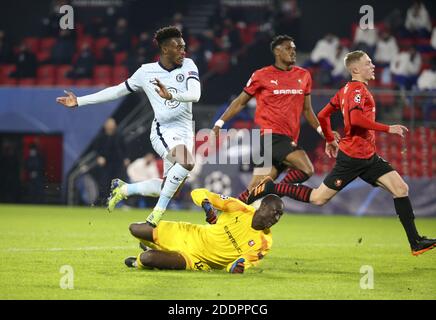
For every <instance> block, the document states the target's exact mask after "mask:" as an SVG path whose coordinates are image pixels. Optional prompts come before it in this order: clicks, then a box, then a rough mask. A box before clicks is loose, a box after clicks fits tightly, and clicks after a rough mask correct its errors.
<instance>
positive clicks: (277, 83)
mask: <svg viewBox="0 0 436 320" xmlns="http://www.w3.org/2000/svg"><path fill="white" fill-rule="evenodd" d="M270 82H271V83H274V84H275V85H276V86H278V85H279V81H278V80H271V81H270Z"/></svg>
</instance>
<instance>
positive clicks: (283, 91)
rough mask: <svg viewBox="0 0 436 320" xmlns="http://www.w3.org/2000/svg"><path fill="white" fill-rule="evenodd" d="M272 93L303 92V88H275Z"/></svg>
mask: <svg viewBox="0 0 436 320" xmlns="http://www.w3.org/2000/svg"><path fill="white" fill-rule="evenodd" d="M273 94H303V89H281V90H278V89H276V90H273Z"/></svg>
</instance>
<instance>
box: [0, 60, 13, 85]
mask: <svg viewBox="0 0 436 320" xmlns="http://www.w3.org/2000/svg"><path fill="white" fill-rule="evenodd" d="M15 68H16V67H15V65H14V64H4V65H1V66H0V84H15V82H16V81H15V79H12V78H9V74H10V73H11V72H13V71H15Z"/></svg>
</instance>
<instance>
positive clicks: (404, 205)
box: [394, 197, 420, 245]
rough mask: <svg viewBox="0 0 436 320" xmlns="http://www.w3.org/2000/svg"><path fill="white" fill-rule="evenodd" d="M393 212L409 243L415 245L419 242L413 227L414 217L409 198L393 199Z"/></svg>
mask: <svg viewBox="0 0 436 320" xmlns="http://www.w3.org/2000/svg"><path fill="white" fill-rule="evenodd" d="M394 205H395V211H396V212H397V214H398V217H399V218H400V222H401V224H402V225H403V228H404V230H405V231H406V234H407V239H408V240H409V243H410V244H411V245H412V244H415V243H416V241H417V240H419V238H420V236H419V234H418V231H417V230H416V226H415V221H414V220H415V215H414V213H413V208H412V204H411V203H410V199H409V197H401V198H394Z"/></svg>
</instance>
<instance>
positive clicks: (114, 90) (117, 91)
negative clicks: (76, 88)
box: [56, 82, 133, 108]
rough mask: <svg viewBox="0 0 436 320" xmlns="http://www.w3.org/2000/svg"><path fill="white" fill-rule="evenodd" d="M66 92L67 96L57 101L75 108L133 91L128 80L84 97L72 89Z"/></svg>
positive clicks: (115, 97) (116, 97) (108, 99)
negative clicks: (128, 85) (128, 84)
mask: <svg viewBox="0 0 436 320" xmlns="http://www.w3.org/2000/svg"><path fill="white" fill-rule="evenodd" d="M64 92H65V93H66V95H67V96H66V97H58V98H56V102H58V103H60V104H63V105H64V106H66V107H69V108H73V107H80V106H84V105H88V104H96V103H102V102H107V101H112V100H115V99H118V98H120V97H122V96H125V95H127V94H129V93H131V92H133V91H131V90H129V89H128V88H127V83H126V82H123V83H120V84H119V85H117V86H112V87H109V88H106V89H103V90H101V91H98V92H96V93H93V94H89V95H86V96H83V97H76V96H75V95H74V94H73V93H72V92H70V91H66V90H65V91H64Z"/></svg>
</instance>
